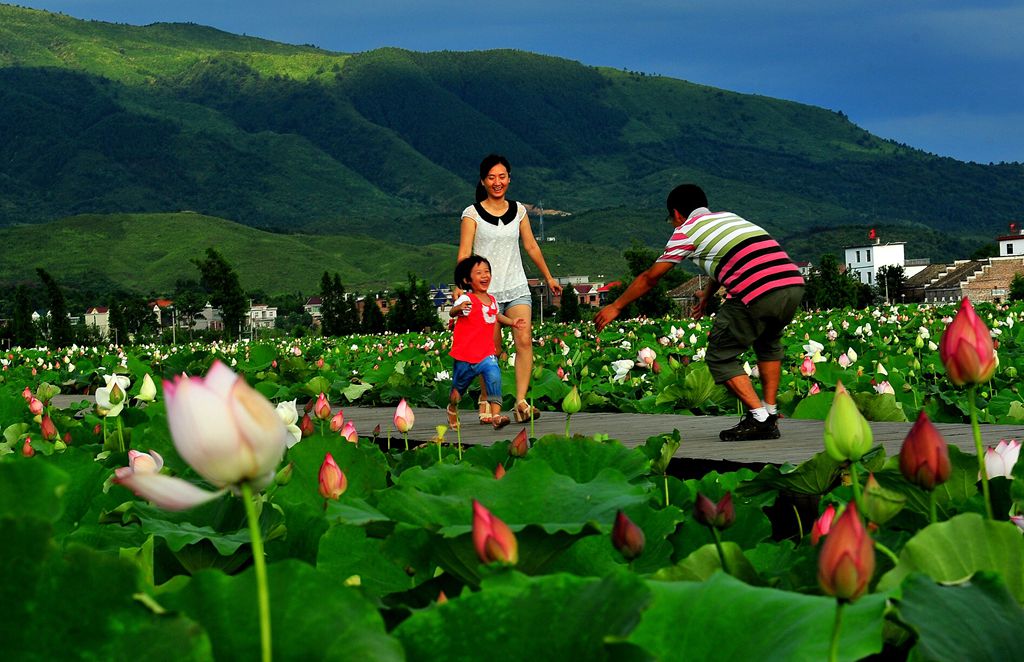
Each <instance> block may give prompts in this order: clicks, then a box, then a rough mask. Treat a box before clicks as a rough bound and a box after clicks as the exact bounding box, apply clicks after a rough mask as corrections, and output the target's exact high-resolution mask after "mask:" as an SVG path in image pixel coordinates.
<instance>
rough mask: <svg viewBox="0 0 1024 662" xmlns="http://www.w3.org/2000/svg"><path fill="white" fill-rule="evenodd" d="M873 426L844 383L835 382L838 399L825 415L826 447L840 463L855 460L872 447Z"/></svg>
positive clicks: (836, 398) (830, 455)
mask: <svg viewBox="0 0 1024 662" xmlns="http://www.w3.org/2000/svg"><path fill="white" fill-rule="evenodd" d="M872 440H873V437H872V435H871V426H870V425H868V422H867V421H866V420H865V419H864V417H863V416H861V414H860V411H859V410H858V409H857V404H856V403H855V402H854V401H853V398H852V397H851V396H850V393H849V392H848V391H847V390H846V388H845V387H844V386H843V383H842V382H836V394H835V399H833V400H832V408H831V409H830V410H829V412H828V416H826V417H825V450H826V451H828V454H829V457H831V458H832V459H833V460H836V461H837V462H842V461H844V460H851V461H853V462H856V461H857V460H859V459H860V458H861V457H863V455H864V454H865V453H867V452H868V451H869V450H871V442H872Z"/></svg>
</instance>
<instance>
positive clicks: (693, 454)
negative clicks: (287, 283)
mask: <svg viewBox="0 0 1024 662" xmlns="http://www.w3.org/2000/svg"><path fill="white" fill-rule="evenodd" d="M344 411H345V418H346V419H351V420H352V421H354V422H355V425H356V428H357V429H358V430H359V434H360V435H366V434H368V433H369V432H370V431H371V430H373V427H374V426H375V425H377V424H380V427H381V430H386V429H388V428H392V427H393V424H392V421H391V419H392V416H393V415H394V411H395V410H394V408H393V407H345V408H344ZM413 411H414V412H415V414H416V424H415V426H414V427H413V430H412V432H410V434H409V439H410V441H412V440H416V441H417V442H423V441H427V440H429V439H430V438H432V437H433V436H434V427H435V426H437V425H440V424H443V423H445V422H446V421H447V417H446V416H445V412H444V410H443V409H424V408H417V409H414V410H413ZM460 414H461V415H462V423H463V430H462V442H463V443H464V444H484V445H488V444H492V443H494V442H496V441H501V440H504V439H511V438H512V437H513V436H515V435H516V434H518V433H519V430H520V429H522V428H523V427H524V426H523V424H521V423H515V422H513V423H511V424H510V425H509V426H508V427H506V428H504V429H502V430H498V431H495V430H494V429H492V428H491V427H490V426H483V425H480V424H479V423H477V417H476V414H475V412H474V411H473V410H461V411H460ZM738 421H739V418H737V417H725V416H675V415H666V414H657V415H655V414H621V413H586V412H582V413H579V414H576V415H575V416H573V417H572V427H571V430H572V433H573V434H583V435H587V436H592V435H595V434H606V435H608V436H609V437H610V438H611V439H617V440H619V441H620V442H622V443H623V444H624V445H626V446H630V447H635V446H640V445H643V443H644V442H645V441H647V439H648V438H649V437H653V436H655V435H658V434H663V433H666V432H668V433H671V432H672V430H674V429H675V430H679V434H680V437H681V439H682V443H681V444H680V445H679V450H678V451H676V454H675V457H676V458H678V459H682V460H702V461H708V462H734V463H738V464H777V465H781V464H784V463H787V462H789V463H792V464H799V463H800V462H803V461H805V460H808V459H810V458H811V457H812V456H814V455H815V454H816V453H819V452H821V451H822V450H823V449H824V442H823V430H824V422H823V421H808V420H797V419H780V420H779V429H780V431H781V432H782V438H781V439H772V440H770V441H744V442H722V441H719V440H718V433H719V431H720V430H723V429H725V428H729V427H732V426H733V425H735V424H736V423H737V422H738ZM870 425H871V431H872V432H873V433H874V437H875V444H876V445H877V444H882V445H883V446H884V447H885V452H886V454H888V455H896V454H898V453H899V452H900V447H901V446H902V445H903V439H904V438H905V437H906V436H907V432H909V431H910V427H911V423H871V424H870ZM528 426H529V424H527V427H528ZM935 427H937V428H938V429H939V431H940V432H942V435H943V436H944V437H945V439H946V441H947V442H948V443H950V444H952V445H954V446H956V447H957V448H959V449H960V450H962V451H964V452H967V453H970V454H972V455H973V454H974V438H973V436H972V435H971V426H970V425H960V424H952V423H938V424H936V426H935ZM548 434H565V414H562V413H560V412H558V413H556V412H547V411H546V412H542V414H541V416H540V418H539V419H538V420H536V421H535V422H534V433H533V436H534V437H542V436H544V435H548ZM981 434H982V439H983V440H984V443H985V445H986V446H994V445H996V444H997V443H999V440H1000V439H1011V438H1016V439H1024V425H982V426H981ZM446 439H447V440H448V441H454V440H455V435H454V434H453V433H451V432H449V433H448V434H447V435H446Z"/></svg>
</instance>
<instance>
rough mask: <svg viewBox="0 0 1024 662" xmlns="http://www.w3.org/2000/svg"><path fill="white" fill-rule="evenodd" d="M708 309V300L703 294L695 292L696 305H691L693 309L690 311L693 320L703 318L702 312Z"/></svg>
mask: <svg viewBox="0 0 1024 662" xmlns="http://www.w3.org/2000/svg"><path fill="white" fill-rule="evenodd" d="M707 308H708V298H707V296H705V294H704V292H697V303H695V304H693V308H691V309H690V314H691V315H692V316H693V319H695V320H699V319H700V318H702V317H704V311H706V310H707Z"/></svg>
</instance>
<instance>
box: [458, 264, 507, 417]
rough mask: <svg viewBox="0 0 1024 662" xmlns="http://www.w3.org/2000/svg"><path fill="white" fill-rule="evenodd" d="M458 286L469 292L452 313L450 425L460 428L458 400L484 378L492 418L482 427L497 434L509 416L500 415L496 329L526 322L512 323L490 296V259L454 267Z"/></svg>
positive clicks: (499, 370) (499, 374)
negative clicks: (498, 325) (490, 428)
mask: <svg viewBox="0 0 1024 662" xmlns="http://www.w3.org/2000/svg"><path fill="white" fill-rule="evenodd" d="M455 284H456V285H458V286H459V287H460V288H462V289H464V290H465V291H466V293H465V294H463V295H462V296H460V297H459V298H458V299H456V300H455V302H454V305H453V306H452V309H451V311H450V314H451V316H452V318H453V319H454V320H455V335H454V337H453V338H452V350H451V352H449V354H451V356H452V358H453V359H455V368H454V370H452V392H451V395H450V396H449V401H448V425H449V427H451V428H452V429H453V430H457V429H458V428H459V410H458V404H459V400H461V399H462V396H463V394H465V392H466V389H467V388H468V387H469V384H470V382H472V381H473V379H474V378H475V377H476V376H477V375H483V377H484V384H485V385H486V386H487V400H488V402H489V403H490V407H491V415H490V416H489V417H484V416H481V417H480V422H481V423H483V424H487V423H490V424H491V425H493V426H494V429H495V430H500V429H501V428H503V427H505V426H506V425H508V424H509V418H508V416H504V415H502V413H501V368H499V367H498V360H497V359H496V358H495V356H494V325H495V324H496V323H498V322H501V323H502V324H504V325H505V326H511V327H515V328H522V327H523V326H525V325H526V320H522V319H517V320H513V319H512V318H510V317H507V316H506V315H502V314H501V313H499V312H498V302H497V300H496V299H495V298H494V297H493V296H491V295H490V294H488V293H487V288H488V287H490V284H491V263H490V262H488V261H487V258H485V257H481V256H479V255H470V256H469V257H467V258H466V259H464V260H462V261H461V262H459V264H458V265H456V267H455Z"/></svg>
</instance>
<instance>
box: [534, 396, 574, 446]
mask: <svg viewBox="0 0 1024 662" xmlns="http://www.w3.org/2000/svg"><path fill="white" fill-rule="evenodd" d="M566 436H568V435H566ZM530 437H531V438H532V439H536V438H537V436H536V435H535V434H533V391H532V390H531V392H530Z"/></svg>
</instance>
